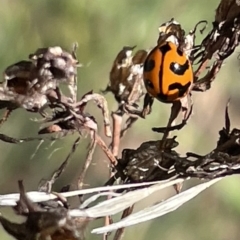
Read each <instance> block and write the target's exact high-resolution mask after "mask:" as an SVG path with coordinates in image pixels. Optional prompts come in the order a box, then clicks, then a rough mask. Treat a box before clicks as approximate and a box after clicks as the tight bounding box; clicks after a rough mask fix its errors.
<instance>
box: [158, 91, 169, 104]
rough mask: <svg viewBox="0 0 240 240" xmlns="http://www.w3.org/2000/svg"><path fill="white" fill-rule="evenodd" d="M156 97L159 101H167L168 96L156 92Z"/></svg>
mask: <svg viewBox="0 0 240 240" xmlns="http://www.w3.org/2000/svg"><path fill="white" fill-rule="evenodd" d="M157 99H158V100H159V101H161V102H168V96H167V95H164V94H163V93H162V92H160V93H158V95H157Z"/></svg>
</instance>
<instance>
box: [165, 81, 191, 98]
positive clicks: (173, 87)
mask: <svg viewBox="0 0 240 240" xmlns="http://www.w3.org/2000/svg"><path fill="white" fill-rule="evenodd" d="M190 85H191V82H188V83H186V84H185V85H182V84H181V83H172V84H171V85H169V87H168V89H169V91H171V90H176V89H177V90H178V97H183V96H184V95H185V93H186V92H187V91H188V89H189V87H190Z"/></svg>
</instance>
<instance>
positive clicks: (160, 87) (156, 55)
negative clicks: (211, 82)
mask: <svg viewBox="0 0 240 240" xmlns="http://www.w3.org/2000/svg"><path fill="white" fill-rule="evenodd" d="M143 77H144V84H145V87H146V89H147V91H148V93H149V94H150V95H151V96H152V97H154V98H157V99H158V100H159V101H161V102H165V103H171V102H174V101H177V100H179V99H181V98H182V97H184V96H186V95H187V93H188V92H189V90H190V87H191V85H192V83H193V70H192V66H191V62H190V61H189V59H188V57H187V55H186V54H185V53H184V52H183V51H182V50H181V49H180V48H179V47H178V46H177V45H176V44H175V43H173V42H171V41H165V42H163V43H162V44H160V45H157V46H156V47H154V48H153V49H152V51H151V52H150V53H149V54H148V56H147V58H146V60H145V63H144V72H143Z"/></svg>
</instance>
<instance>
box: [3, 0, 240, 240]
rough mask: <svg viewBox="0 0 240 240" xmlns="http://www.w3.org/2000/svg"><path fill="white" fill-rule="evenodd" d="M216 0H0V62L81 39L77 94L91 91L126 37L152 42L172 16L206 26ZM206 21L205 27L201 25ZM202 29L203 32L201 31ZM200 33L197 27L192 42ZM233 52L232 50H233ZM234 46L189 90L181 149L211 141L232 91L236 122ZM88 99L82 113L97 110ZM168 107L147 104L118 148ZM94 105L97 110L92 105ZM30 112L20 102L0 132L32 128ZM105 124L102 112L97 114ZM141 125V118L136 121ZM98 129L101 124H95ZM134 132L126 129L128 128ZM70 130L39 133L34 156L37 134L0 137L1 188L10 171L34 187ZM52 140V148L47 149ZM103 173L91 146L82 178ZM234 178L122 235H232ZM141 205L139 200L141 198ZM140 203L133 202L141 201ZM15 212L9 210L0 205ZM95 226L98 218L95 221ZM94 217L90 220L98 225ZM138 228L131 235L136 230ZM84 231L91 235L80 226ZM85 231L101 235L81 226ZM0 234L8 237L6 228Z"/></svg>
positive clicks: (77, 163)
mask: <svg viewBox="0 0 240 240" xmlns="http://www.w3.org/2000/svg"><path fill="white" fill-rule="evenodd" d="M218 2H219V1H218V0H212V1H209V0H202V1H197V0H175V1H169V0H161V1H159V0H152V1H146V0H114V1H113V0H81V1H80V0H68V1H66V0H52V1H49V0H41V1H33V0H2V1H1V7H0V46H1V54H0V71H1V72H2V71H3V70H4V69H5V68H6V67H7V66H8V65H10V64H12V63H14V62H17V61H19V60H22V59H27V58H28V54H29V53H32V52H34V51H35V50H36V49H37V48H39V47H47V46H54V45H59V46H61V47H63V48H65V49H68V50H70V49H71V46H72V43H73V42H75V41H77V42H78V43H79V48H78V52H77V53H78V58H79V60H80V62H81V63H82V64H83V65H84V67H82V68H81V69H80V70H79V82H78V89H79V91H78V94H79V96H81V95H83V94H84V93H86V92H87V91H89V90H92V89H93V90H94V91H96V92H98V91H99V90H100V89H104V88H105V86H106V85H107V82H108V74H109V71H110V68H111V65H112V61H113V59H114V58H115V56H116V54H117V52H118V51H119V50H120V49H121V48H122V47H123V46H124V45H137V46H138V48H150V47H153V46H154V44H155V42H156V39H157V35H158V31H157V28H158V26H159V25H160V24H161V23H163V22H166V21H168V20H170V19H171V18H172V17H174V18H175V19H176V20H177V21H179V22H180V23H181V24H182V26H183V27H184V29H185V30H186V32H188V31H189V30H190V29H192V28H193V27H194V25H195V24H196V23H197V22H198V21H199V20H203V19H206V20H208V22H209V26H211V22H212V21H213V19H214V14H215V9H216V7H217V5H218ZM209 29H210V28H209V27H208V29H207V30H206V32H207V31H208V30H209ZM206 32H205V33H206ZM201 38H202V36H200V34H199V36H198V39H199V40H198V41H200V39H201ZM237 51H239V50H237ZM239 70H240V66H239V61H238V60H237V52H236V53H235V54H234V55H233V56H231V58H230V59H228V60H227V61H226V64H225V66H224V67H223V68H222V70H221V72H220V74H219V75H218V77H217V79H216V82H215V83H214V84H213V87H212V89H211V90H209V91H208V92H206V93H194V94H193V99H194V102H195V106H194V115H193V117H192V118H191V120H190V122H189V123H188V125H187V126H186V128H184V130H182V131H180V132H179V133H178V136H179V138H178V140H179V141H180V146H179V148H178V150H179V151H180V152H182V153H183V154H184V153H185V152H186V151H192V152H197V153H199V154H206V153H207V152H208V151H210V150H211V149H212V148H213V147H214V146H215V144H216V141H217V137H218V131H219V130H220V129H221V128H222V126H223V124H224V107H225V104H226V102H227V99H228V98H229V97H231V105H230V115H231V118H232V123H233V126H235V127H239V125H237V124H238V122H239V121H238V119H239V115H240V110H239V101H240V97H239V96H240V95H239V91H240V81H239ZM106 98H107V100H108V102H109V108H110V110H114V109H115V108H116V103H115V102H114V98H113V96H112V95H111V94H108V95H107V96H106ZM95 109H96V107H95V106H94V105H90V107H89V112H91V113H93V114H94V116H95ZM169 111H170V106H169V105H167V104H162V103H159V102H156V103H155V104H154V109H153V113H152V114H151V115H150V116H148V118H147V119H146V120H139V121H138V122H137V124H136V126H134V127H133V128H132V129H131V130H130V131H129V133H128V135H127V136H126V137H125V138H124V140H123V141H122V146H121V148H124V147H129V148H134V147H137V146H138V145H139V144H140V143H141V142H143V141H146V140H149V139H157V138H158V137H159V136H158V135H157V134H153V133H152V132H151V130H150V129H151V127H152V126H163V125H164V124H166V121H167V118H168V114H169ZM96 112H97V111H96ZM36 117H38V116H36V115H35V114H30V113H26V112H25V111H24V110H22V109H19V110H17V111H15V112H14V113H12V115H11V117H10V119H9V121H8V122H7V123H6V124H4V127H3V128H1V131H2V132H4V133H6V134H8V135H10V136H15V137H27V136H34V134H35V133H36V132H37V130H38V127H39V124H38V123H36V122H34V121H30V118H36ZM96 117H97V119H98V121H99V123H102V118H101V115H100V112H97V113H96ZM143 125H144V127H142V126H143ZM100 132H101V134H102V133H103V130H102V127H101V128H100ZM130 134H131V135H130ZM75 138H76V136H69V137H66V138H65V139H62V140H59V141H57V142H55V143H54V144H53V145H51V144H50V143H49V142H47V141H46V142H44V143H43V144H42V146H41V147H40V149H39V150H38V152H37V154H36V156H35V157H33V158H31V155H32V154H33V153H34V152H35V149H36V147H37V145H38V143H37V142H31V143H23V144H21V145H10V144H6V143H3V142H1V144H0V152H1V158H0V168H1V174H0V193H1V194H4V193H11V192H16V191H17V180H19V179H23V180H24V183H25V186H26V188H27V190H34V189H36V188H37V185H38V182H39V180H40V179H41V178H47V177H49V176H50V174H51V172H52V171H53V170H54V169H55V168H56V167H57V166H59V164H60V163H61V162H62V161H63V160H64V158H65V156H67V154H68V152H69V151H70V148H71V145H72V143H73V141H74V139H75ZM87 144H88V140H87V139H82V142H81V145H80V146H79V147H78V150H77V152H76V153H75V154H74V157H73V159H72V161H71V164H70V165H69V166H68V168H67V170H66V171H65V173H64V174H63V176H62V177H61V178H60V179H59V180H58V182H57V183H56V186H55V187H56V190H59V188H60V187H61V186H63V185H66V184H68V183H70V182H72V181H73V180H74V179H75V178H76V177H77V176H78V173H79V172H80V171H81V166H82V162H83V161H84V158H85V156H86V148H87ZM54 149H58V151H56V152H55V153H54V154H53V155H52V156H51V157H49V156H50V154H51V153H52V152H53V150H54ZM106 178H107V159H106V157H105V156H104V155H103V154H102V152H101V151H100V150H99V149H98V150H97V151H96V152H95V154H94V165H92V166H91V169H90V170H89V172H88V175H87V178H86V179H85V183H86V184H88V185H90V186H91V187H93V186H98V185H101V184H103V183H104V182H105V180H106ZM238 181H239V177H237V176H235V177H229V178H226V179H224V180H222V181H221V182H220V183H218V184H216V186H214V187H212V188H210V189H208V190H207V191H205V192H204V193H202V194H201V195H200V196H198V197H197V198H196V199H194V200H192V201H191V202H189V203H188V204H186V205H184V206H183V207H182V208H180V209H179V210H177V211H175V212H173V213H171V214H169V215H167V216H164V217H162V218H159V219H155V220H154V221H151V222H148V223H143V224H140V225H137V226H133V227H130V228H128V229H127V231H126V233H125V239H138V240H145V239H151V240H157V239H162V240H170V239H178V240H181V239H184V240H192V239H195V240H205V239H206V240H209V239H214V240H225V239H231V240H235V239H236V240H238V239H239V236H240V229H239V227H238V224H239V220H240V207H239V201H240V194H239V187H238ZM170 193H171V194H173V192H172V189H170V190H169V192H166V193H164V194H163V195H161V196H156V198H151V199H150V200H149V201H148V202H145V203H144V204H145V205H146V204H150V203H154V202H156V201H157V200H160V199H162V198H166V196H168V195H169V194H170ZM140 206H141V205H140ZM140 206H137V208H140ZM1 211H2V212H3V213H6V214H8V216H9V217H12V215H11V213H9V211H8V210H7V209H2V210H1ZM96 224H97V225H98V226H100V225H101V224H103V221H98V222H97V223H96ZM96 224H95V225H96ZM136 231H137V235H136ZM87 235H88V234H87ZM88 236H89V237H87V239H89V240H91V239H100V237H99V236H92V235H88ZM0 239H2V240H7V239H12V238H11V237H9V236H7V235H6V233H5V232H4V231H1V233H0Z"/></svg>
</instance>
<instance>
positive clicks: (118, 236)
mask: <svg viewBox="0 0 240 240" xmlns="http://www.w3.org/2000/svg"><path fill="white" fill-rule="evenodd" d="M133 209H134V205H132V206H131V207H129V208H127V209H125V210H124V211H123V214H122V217H121V219H123V218H125V217H127V216H129V215H130V214H132V212H133ZM124 230H125V228H119V229H118V230H117V232H116V233H115V235H114V238H113V240H121V239H122V237H123V233H124Z"/></svg>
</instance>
